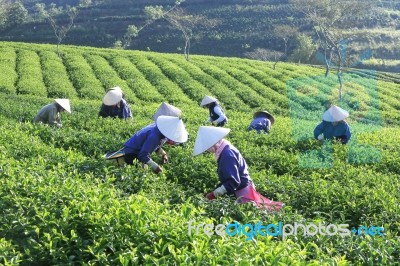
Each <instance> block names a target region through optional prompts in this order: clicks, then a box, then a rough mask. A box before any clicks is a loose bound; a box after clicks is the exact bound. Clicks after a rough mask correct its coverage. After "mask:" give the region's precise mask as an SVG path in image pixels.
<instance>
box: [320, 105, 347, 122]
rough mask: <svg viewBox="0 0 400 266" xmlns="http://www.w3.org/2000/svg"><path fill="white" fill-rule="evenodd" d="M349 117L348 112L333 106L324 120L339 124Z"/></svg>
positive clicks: (324, 116) (323, 117)
mask: <svg viewBox="0 0 400 266" xmlns="http://www.w3.org/2000/svg"><path fill="white" fill-rule="evenodd" d="M347 117H349V112H347V111H346V110H344V109H342V108H340V107H338V106H336V105H332V106H331V107H330V108H329V109H328V110H326V112H325V113H324V114H323V116H322V120H324V121H327V122H338V121H342V120H344V119H346V118H347Z"/></svg>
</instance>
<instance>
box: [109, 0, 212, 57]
mask: <svg viewBox="0 0 400 266" xmlns="http://www.w3.org/2000/svg"><path fill="white" fill-rule="evenodd" d="M182 2H184V0H180V1H176V2H175V5H173V6H172V7H171V6H170V7H168V8H167V9H165V8H164V7H163V6H146V7H145V9H144V12H145V14H146V18H147V19H146V23H145V24H144V25H143V26H141V27H140V28H138V27H136V26H135V25H129V26H128V29H127V31H126V33H125V35H124V37H123V41H122V48H126V47H128V46H130V44H131V41H132V39H133V38H135V37H137V36H138V35H139V32H141V31H142V30H143V29H144V28H145V27H147V26H149V25H150V24H152V23H153V22H155V21H157V20H160V19H165V20H166V21H168V22H169V24H170V25H171V26H172V28H174V29H178V30H179V31H180V32H181V33H182V35H183V37H184V39H185V46H184V50H183V51H184V55H185V59H186V60H187V61H189V54H190V45H191V39H192V38H193V37H194V35H193V31H194V29H195V28H197V27H204V28H206V29H210V28H213V27H215V26H216V25H217V24H218V23H219V21H218V20H216V19H207V18H206V17H203V16H199V15H191V14H188V13H187V12H186V11H185V10H184V9H182V8H180V7H179V6H180V4H181V3H182ZM119 43H120V42H119V41H117V42H116V43H115V46H116V47H118V46H119Z"/></svg>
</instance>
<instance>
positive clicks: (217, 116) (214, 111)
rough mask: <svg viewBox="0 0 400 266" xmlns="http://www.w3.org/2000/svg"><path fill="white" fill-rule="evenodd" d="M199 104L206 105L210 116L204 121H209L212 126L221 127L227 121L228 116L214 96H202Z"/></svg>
mask: <svg viewBox="0 0 400 266" xmlns="http://www.w3.org/2000/svg"><path fill="white" fill-rule="evenodd" d="M200 106H203V107H207V108H208V111H209V112H210V117H209V118H208V120H207V121H206V124H208V123H211V125H213V126H217V127H223V126H224V125H225V124H226V123H227V122H228V118H227V117H226V115H225V113H224V111H223V110H222V108H221V106H220V105H219V103H218V100H217V99H216V98H214V97H211V96H204V98H203V100H202V101H201V103H200Z"/></svg>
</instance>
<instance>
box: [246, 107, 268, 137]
mask: <svg viewBox="0 0 400 266" xmlns="http://www.w3.org/2000/svg"><path fill="white" fill-rule="evenodd" d="M274 123H275V118H274V117H273V116H272V115H271V114H270V113H269V112H268V111H258V112H255V113H254V115H253V121H251V123H250V126H249V127H248V129H247V130H248V131H250V130H256V131H257V132H258V133H261V132H262V133H264V134H268V133H269V131H270V130H271V127H272V125H273V124H274Z"/></svg>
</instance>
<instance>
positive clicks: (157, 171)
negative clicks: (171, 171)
mask: <svg viewBox="0 0 400 266" xmlns="http://www.w3.org/2000/svg"><path fill="white" fill-rule="evenodd" d="M153 171H154V173H156V174H159V173H161V172H162V171H163V170H162V169H161V167H160V166H157V168H156V169H153Z"/></svg>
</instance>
